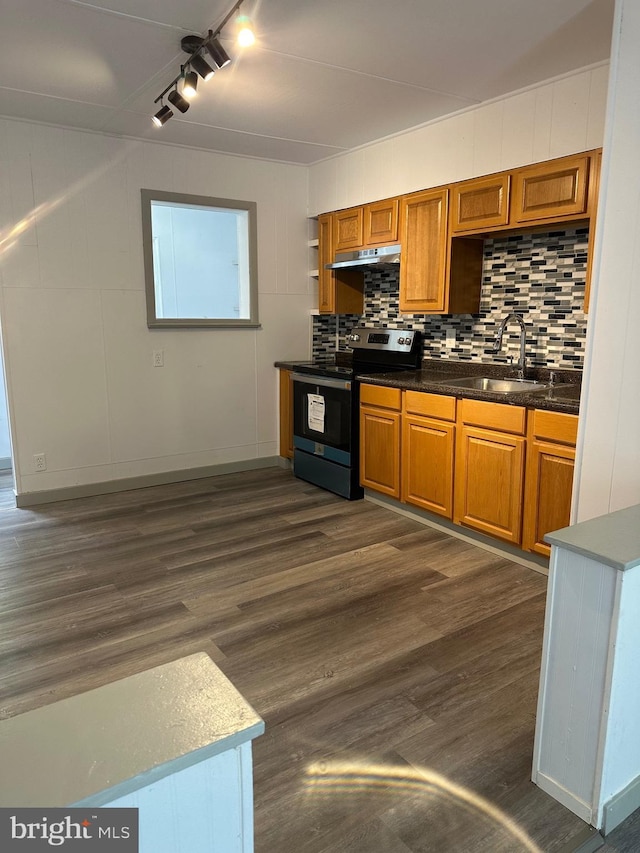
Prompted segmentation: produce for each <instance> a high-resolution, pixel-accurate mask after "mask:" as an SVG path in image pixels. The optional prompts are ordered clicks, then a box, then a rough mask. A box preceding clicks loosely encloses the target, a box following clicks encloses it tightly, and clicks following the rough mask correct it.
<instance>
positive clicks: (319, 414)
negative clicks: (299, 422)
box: [307, 394, 324, 432]
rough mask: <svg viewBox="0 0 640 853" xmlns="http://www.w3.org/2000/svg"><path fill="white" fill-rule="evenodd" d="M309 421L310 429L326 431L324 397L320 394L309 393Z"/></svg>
mask: <svg viewBox="0 0 640 853" xmlns="http://www.w3.org/2000/svg"><path fill="white" fill-rule="evenodd" d="M307 421H308V423H309V429H312V430H315V432H324V397H322V396H321V395H320V394H307Z"/></svg>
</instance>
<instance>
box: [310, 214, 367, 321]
mask: <svg viewBox="0 0 640 853" xmlns="http://www.w3.org/2000/svg"><path fill="white" fill-rule="evenodd" d="M334 216H335V214H332V213H324V214H322V216H319V217H318V310H319V311H320V313H321V314H362V311H363V307H364V296H363V294H364V282H363V278H362V273H357V272H355V271H354V270H328V269H325V264H330V263H332V262H333V259H334V255H335V250H334V244H333V237H334Z"/></svg>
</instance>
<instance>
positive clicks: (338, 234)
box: [333, 198, 398, 253]
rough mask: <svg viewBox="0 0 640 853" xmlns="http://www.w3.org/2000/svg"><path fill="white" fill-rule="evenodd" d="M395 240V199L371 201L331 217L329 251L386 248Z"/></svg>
mask: <svg viewBox="0 0 640 853" xmlns="http://www.w3.org/2000/svg"><path fill="white" fill-rule="evenodd" d="M397 240H398V199H397V198H390V199H386V200H384V201H373V202H371V203H370V204H365V205H361V206H360V207H349V208H347V209H346V210H338V211H336V212H335V213H334V214H333V251H334V253H336V252H348V251H350V250H353V249H364V248H366V247H367V246H386V245H389V244H390V243H396V242H397Z"/></svg>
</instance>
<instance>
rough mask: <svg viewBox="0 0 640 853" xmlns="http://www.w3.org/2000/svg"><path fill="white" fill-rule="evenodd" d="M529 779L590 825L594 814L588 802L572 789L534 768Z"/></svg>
mask: <svg viewBox="0 0 640 853" xmlns="http://www.w3.org/2000/svg"><path fill="white" fill-rule="evenodd" d="M531 781H532V782H533V783H534V785H537V786H538V788H540V790H541V791H544V792H545V794H549V796H550V797H553V799H554V800H557V801H558V802H559V803H560V805H561V806H564V807H565V809H569V811H570V812H573V813H574V815H577V817H579V818H580V819H581V820H583V821H584V822H585V823H588V824H589V825H591V822H592V820H594V819H595V817H596V816H595V814H594V812H593V811H592V809H591V806H590V805H589V803H587V802H585V800H582V799H580V797H577V796H576V795H575V794H574V793H573V792H572V791H569V790H568V789H567V788H565V787H564V786H563V785H560V784H559V783H558V782H556V781H555V780H554V779H552V778H551V777H550V776H547V775H546V774H545V773H541V772H540V770H534V772H533V773H532V774H531Z"/></svg>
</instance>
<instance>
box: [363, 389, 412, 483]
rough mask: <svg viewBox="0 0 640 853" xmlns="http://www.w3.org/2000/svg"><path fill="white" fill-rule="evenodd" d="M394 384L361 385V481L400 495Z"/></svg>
mask: <svg viewBox="0 0 640 853" xmlns="http://www.w3.org/2000/svg"><path fill="white" fill-rule="evenodd" d="M401 400H402V392H401V391H400V390H399V389H397V388H383V387H381V386H377V385H362V386H361V388H360V485H361V486H363V487H364V488H366V489H373V490H375V491H376V492H381V493H382V494H384V495H389V496H390V497H392V498H398V499H399V498H400V417H401V415H400V404H401Z"/></svg>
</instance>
